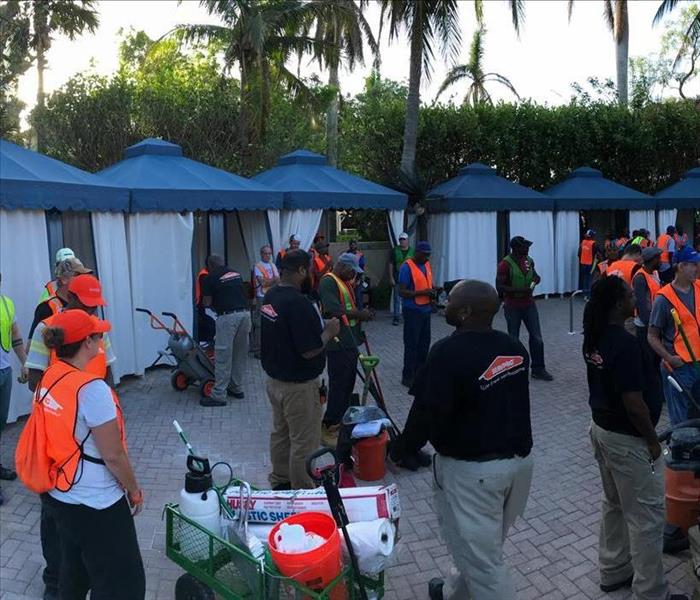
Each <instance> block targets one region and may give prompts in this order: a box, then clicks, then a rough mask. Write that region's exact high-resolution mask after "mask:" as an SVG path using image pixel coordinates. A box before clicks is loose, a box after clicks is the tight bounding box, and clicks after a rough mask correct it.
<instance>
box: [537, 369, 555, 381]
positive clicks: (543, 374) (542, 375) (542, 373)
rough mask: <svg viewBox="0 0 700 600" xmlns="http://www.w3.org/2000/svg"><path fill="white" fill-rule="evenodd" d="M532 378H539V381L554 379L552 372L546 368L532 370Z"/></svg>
mask: <svg viewBox="0 0 700 600" xmlns="http://www.w3.org/2000/svg"><path fill="white" fill-rule="evenodd" d="M532 378H533V379H540V380H541V381H552V380H553V379H554V377H552V374H551V373H550V372H549V371H547V369H541V370H537V371H533V372H532Z"/></svg>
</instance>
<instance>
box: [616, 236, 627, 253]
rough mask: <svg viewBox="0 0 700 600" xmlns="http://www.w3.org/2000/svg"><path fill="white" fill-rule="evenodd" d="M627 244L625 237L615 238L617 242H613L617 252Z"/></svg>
mask: <svg viewBox="0 0 700 600" xmlns="http://www.w3.org/2000/svg"><path fill="white" fill-rule="evenodd" d="M627 242H629V238H626V237H620V238H617V241H616V242H615V247H616V248H617V249H618V250H622V249H623V248H624V247H625V245H626V244H627Z"/></svg>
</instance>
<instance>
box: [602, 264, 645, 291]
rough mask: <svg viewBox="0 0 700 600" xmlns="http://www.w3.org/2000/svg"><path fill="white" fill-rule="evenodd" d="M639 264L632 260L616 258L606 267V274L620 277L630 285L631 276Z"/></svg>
mask: <svg viewBox="0 0 700 600" xmlns="http://www.w3.org/2000/svg"><path fill="white" fill-rule="evenodd" d="M638 268H639V265H638V264H637V263H636V262H634V261H633V260H616V261H615V262H614V263H612V264H611V265H610V266H609V267H608V271H607V273H606V275H607V276H608V277H611V276H613V275H615V276H617V277H620V278H621V279H623V280H624V281H625V283H626V284H627V285H629V286H631V285H632V277H633V275H634V273H635V271H636V270H637V269H638Z"/></svg>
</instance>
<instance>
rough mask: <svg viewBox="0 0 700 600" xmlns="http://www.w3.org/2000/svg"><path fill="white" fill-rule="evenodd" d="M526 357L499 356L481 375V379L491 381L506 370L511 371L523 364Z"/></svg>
mask: <svg viewBox="0 0 700 600" xmlns="http://www.w3.org/2000/svg"><path fill="white" fill-rule="evenodd" d="M524 362H525V359H524V358H523V357H522V356H497V357H496V358H494V359H493V362H492V363H491V364H490V365H489V368H488V369H486V370H485V371H484V372H483V373H482V374H481V375H480V376H479V379H483V380H484V381H491V380H492V379H494V378H495V377H498V376H499V375H501V374H502V373H505V372H506V371H511V370H512V369H515V368H517V367H519V366H520V365H522V364H523V363H524Z"/></svg>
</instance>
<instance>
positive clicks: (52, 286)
mask: <svg viewBox="0 0 700 600" xmlns="http://www.w3.org/2000/svg"><path fill="white" fill-rule="evenodd" d="M44 288H45V289H46V293H47V294H48V295H49V298H50V297H51V296H55V295H56V292H57V291H58V286H57V285H56V282H55V281H53V280H52V281H49V282H48V283H47V284H46V285H45V286H44Z"/></svg>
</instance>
